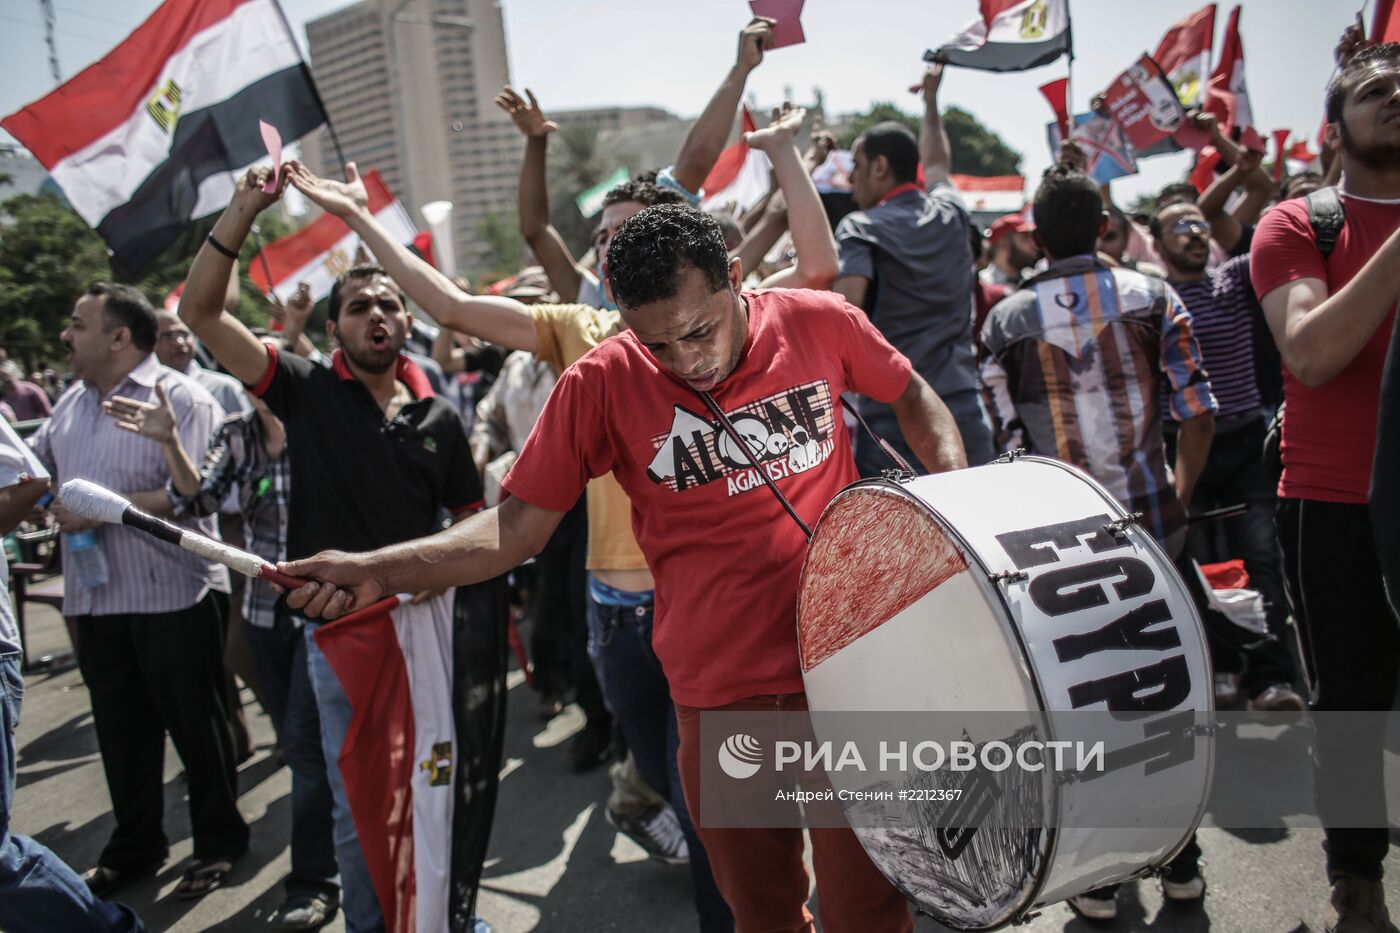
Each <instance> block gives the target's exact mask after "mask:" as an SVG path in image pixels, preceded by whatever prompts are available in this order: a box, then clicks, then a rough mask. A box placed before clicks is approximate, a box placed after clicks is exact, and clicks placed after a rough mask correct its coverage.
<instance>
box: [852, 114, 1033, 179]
mask: <svg viewBox="0 0 1400 933" xmlns="http://www.w3.org/2000/svg"><path fill="white" fill-rule="evenodd" d="M887 120H893V121H895V122H897V123H902V124H904V125H905V126H907V127H908V128H909V129H910V131H911V132H913V133H914V135H915V136H917V135H918V133H919V125H920V123H921V117H919V116H915V115H914V114H910V113H905V112H904V111H903V110H900V109H899V107H897V106H896V105H895V104H894V103H892V102H890V101H880V102H877V103H875V104H874V105H872V106H871V108H870V109H869V110H867V111H866V112H865V113H861V114H857V115H856V116H855V117H854V118H852V119H851V120H850V121H849V122H847V123H846V124H845V125H844V126H843V127H842V128H841V131H840V132H839V133H837V136H836V141H837V143H838V144H839V145H840V146H841V148H842V149H849V148H851V145H852V144H853V143H855V141H856V137H857V136H859V135H860V134H861V133H864V132H865V131H866V130H868V129H870V127H872V126H874V125H875V124H877V123H884V122H885V121H887ZM943 128H944V129H945V130H946V131H947V133H948V143H949V146H950V147H951V150H952V155H953V171H954V172H956V173H958V174H960V175H1019V174H1020V172H1021V154H1020V153H1019V152H1017V151H1016V150H1015V149H1012V148H1011V147H1010V146H1008V145H1007V144H1006V143H1005V142H1004V141H1003V140H1002V138H1001V137H1000V136H998V135H997V134H996V133H994V132H992V131H991V130H989V129H987V128H986V127H985V126H983V125H982V124H981V123H979V122H978V120H977V118H976V117H974V116H973V115H972V114H970V113H968V112H967V111H966V110H963V109H961V108H959V107H949V108H947V109H946V110H944V111H943Z"/></svg>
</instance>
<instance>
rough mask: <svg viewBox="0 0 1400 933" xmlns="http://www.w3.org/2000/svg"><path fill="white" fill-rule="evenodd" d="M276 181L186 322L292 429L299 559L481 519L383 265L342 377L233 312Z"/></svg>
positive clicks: (339, 791)
mask: <svg viewBox="0 0 1400 933" xmlns="http://www.w3.org/2000/svg"><path fill="white" fill-rule="evenodd" d="M267 173H268V170H267V169H259V170H254V171H252V172H249V174H248V175H247V176H245V177H244V179H243V180H242V181H241V182H240V183H239V186H238V190H237V192H236V193H235V194H234V197H233V200H232V202H231V203H230V204H229V206H228V208H227V209H226V210H225V211H224V213H223V216H221V217H220V218H219V221H218V223H217V224H215V226H214V230H213V232H212V233H211V234H210V235H209V239H208V242H206V243H205V245H204V247H203V248H202V249H201V250H200V252H199V255H198V256H197V257H196V258H195V262H194V265H193V266H192V267H191V268H190V275H189V279H188V280H187V282H186V285H185V292H184V296H183V298H182V300H181V302H180V317H181V318H182V319H183V320H184V321H185V323H186V324H188V325H189V327H190V330H192V331H194V333H195V334H196V336H198V337H199V339H200V340H202V341H203V342H204V345H205V346H206V347H208V348H209V349H210V351H211V352H213V354H214V356H215V357H216V358H217V359H218V360H219V362H220V363H221V364H222V365H223V366H224V367H225V368H226V369H228V371H229V372H231V373H232V374H233V375H234V376H236V377H237V378H239V379H240V380H242V381H243V383H244V384H245V385H247V386H248V387H249V390H250V391H251V392H252V393H253V394H254V395H258V396H260V397H262V398H263V400H264V401H266V402H267V404H268V407H269V408H271V409H272V411H273V413H274V414H276V415H277V416H278V417H279V418H281V419H282V421H283V422H284V423H285V424H286V427H287V456H288V458H289V461H290V466H291V501H290V508H289V518H288V528H287V554H288V557H292V558H295V557H305V556H308V555H311V554H315V553H317V552H318V551H321V550H324V549H326V548H336V549H342V550H351V551H358V550H363V549H366V548H374V547H382V546H384V545H388V544H394V543H397V542H400V541H406V540H409V539H412V538H418V537H422V536H423V535H427V534H429V533H431V532H433V531H435V530H437V524H438V520H439V516H440V515H441V513H442V510H443V509H447V510H448V511H450V512H451V513H452V514H453V516H454V518H458V517H464V516H465V515H467V514H468V513H470V512H473V511H475V510H476V509H477V508H479V507H480V505H481V498H482V497H481V482H480V479H479V478H478V476H477V473H476V468H475V466H474V465H473V462H472V457H471V449H470V446H469V444H468V442H467V435H466V431H465V429H464V427H463V425H462V421H461V418H460V417H459V416H458V414H457V411H456V409H455V408H453V406H452V405H451V404H450V403H449V402H447V401H446V400H445V399H443V398H440V397H438V396H435V395H434V394H433V391H432V387H431V385H430V384H429V382H428V379H427V377H426V376H425V375H424V373H423V371H422V370H421V369H419V368H418V367H417V366H415V365H414V364H413V363H412V362H410V361H409V360H408V359H407V358H406V357H404V356H403V355H402V352H401V351H402V349H403V345H404V341H405V339H406V338H407V336H408V333H409V328H410V327H411V326H412V317H411V316H410V315H409V313H408V311H407V310H406V309H405V308H404V302H403V297H402V295H401V294H400V293H399V290H398V287H397V286H396V285H395V284H394V283H393V281H391V280H390V279H389V277H388V276H387V275H386V274H385V273H384V271H383V270H382V269H380V268H379V267H378V266H356V267H355V268H353V269H351V270H350V271H349V272H347V273H345V275H343V276H342V277H341V278H340V280H339V281H337V283H336V285H335V288H334V289H332V291H331V296H330V321H329V323H328V324H327V325H326V331H327V333H328V334H329V335H330V337H331V339H332V340H333V341H335V343H336V344H337V349H336V351H335V353H334V355H333V356H332V358H331V366H330V368H326V367H322V366H318V365H316V364H314V363H311V362H309V361H308V360H305V359H302V358H301V357H299V356H295V355H293V354H290V353H278V352H277V351H276V350H275V349H273V348H271V347H269V346H266V345H264V344H263V343H262V342H261V341H259V340H258V339H257V338H256V337H254V336H253V334H252V333H251V332H250V331H249V330H248V329H247V328H246V327H244V326H243V325H242V324H241V323H239V322H238V321H237V320H236V319H235V318H233V317H232V316H230V315H227V314H222V311H221V305H222V302H223V292H224V288H225V285H226V283H227V282H228V277H229V271H230V267H231V265H232V263H233V261H234V258H235V257H236V256H237V252H238V249H239V248H240V247H241V246H242V245H243V241H244V240H245V239H246V238H247V235H248V232H249V230H250V229H251V227H252V224H253V220H254V218H256V217H257V215H258V213H260V212H261V211H262V210H263V209H264V208H266V207H268V206H269V205H271V204H272V203H273V202H275V201H276V200H277V198H278V197H279V194H267V193H264V192H263V190H262V187H263V184H264V182H265V181H266V177H267ZM297 621H298V622H299V621H300V620H297ZM303 628H304V631H305V634H304V638H305V650H306V660H307V665H308V669H309V672H310V675H311V682H312V687H313V690H314V693H315V698H316V708H317V711H318V712H319V714H320V726H321V729H320V732H321V743H320V744H321V748H320V751H321V753H322V754H323V756H324V757H323V761H322V765H321V766H322V767H324V768H325V773H326V775H327V776H328V777H329V779H330V785H331V792H332V794H333V796H334V798H335V827H334V836H335V852H336V858H337V861H338V862H339V866H340V876H341V888H342V890H341V907H342V909H343V911H344V914H345V927H346V930H347V931H351V933H357V931H371V930H373V931H381V930H383V929H384V920H383V917H382V915H381V912H380V908H379V902H378V899H377V897H376V896H375V893H374V886H373V884H372V883H371V881H370V876H369V872H368V869H367V868H366V866H365V861H364V856H363V854H362V853H361V851H360V845H359V841H358V839H357V838H356V835H355V826H354V822H353V820H352V818H351V816H350V809H349V807H348V805H347V804H346V799H345V787H344V784H343V783H342V781H341V777H340V769H339V767H338V766H337V762H338V760H339V757H340V749H341V746H342V744H343V743H344V739H345V733H346V730H347V728H348V727H349V723H350V704H349V702H348V700H347V699H346V697H345V692H344V690H343V689H342V688H341V686H340V683H339V681H338V680H337V679H336V677H335V674H334V673H333V672H332V671H331V669H330V665H329V664H328V663H327V661H326V659H325V657H324V655H322V654H321V652H320V649H319V648H318V647H317V645H316V641H315V639H314V638H313V637H312V636H313V633H314V631H315V628H316V625H315V623H306V624H305V625H304V626H303ZM305 751H306V750H305V749H299V750H297V751H296V752H294V751H293V750H291V749H287V750H286V753H287V760H288V763H289V764H291V766H292V769H293V794H294V795H295V794H296V781H297V778H298V774H297V771H298V767H299V766H301V767H303V768H307V767H310V763H309V762H307V761H305V758H306V757H307V756H306V755H305V754H304V752H305ZM299 753H302V754H299ZM294 759H296V760H294ZM308 777H309V778H311V779H313V780H314V776H311V775H308ZM293 830H294V832H295V827H294V828H293ZM296 873H297V866H295V865H294V866H293V875H296ZM288 906H291V905H288Z"/></svg>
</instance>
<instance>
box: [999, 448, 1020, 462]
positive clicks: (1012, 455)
mask: <svg viewBox="0 0 1400 933" xmlns="http://www.w3.org/2000/svg"><path fill="white" fill-rule="evenodd" d="M1025 455H1026V448H1024V447H1016V448H1013V449H1012V450H1008V451H1007V452H1006V453H1004V454H1002V455H1001V456H1000V457H997V458H996V459H995V460H993V461H992V462H993V463H1015V462H1016V460H1017V459H1018V458H1020V457H1024V456H1025Z"/></svg>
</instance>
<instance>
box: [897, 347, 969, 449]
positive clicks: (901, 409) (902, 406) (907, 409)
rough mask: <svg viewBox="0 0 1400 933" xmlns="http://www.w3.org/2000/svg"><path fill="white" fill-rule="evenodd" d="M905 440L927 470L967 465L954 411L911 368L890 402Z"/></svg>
mask: <svg viewBox="0 0 1400 933" xmlns="http://www.w3.org/2000/svg"><path fill="white" fill-rule="evenodd" d="M890 407H891V408H893V409H894V414H895V417H896V418H898V419H899V430H900V433H901V434H903V435H904V442H905V443H906V444H908V445H909V449H910V450H912V451H914V456H916V457H918V458H919V462H920V463H922V464H923V465H924V469H926V470H928V471H929V472H930V473H943V472H945V471H947V470H961V469H962V468H963V467H965V466H967V452H966V451H964V450H963V442H962V434H961V433H960V432H959V431H958V423H957V422H956V421H954V420H953V413H952V412H950V411H949V410H948V406H947V405H945V404H943V399H941V398H939V397H938V393H937V392H935V391H933V388H932V387H931V386H929V384H928V383H927V382H925V381H924V380H923V377H922V376H920V375H919V374H918V373H916V372H913V371H911V372H910V373H909V384H908V385H907V386H905V389H904V394H902V395H901V396H900V397H899V398H897V399H895V400H894V401H893V402H891V403H890Z"/></svg>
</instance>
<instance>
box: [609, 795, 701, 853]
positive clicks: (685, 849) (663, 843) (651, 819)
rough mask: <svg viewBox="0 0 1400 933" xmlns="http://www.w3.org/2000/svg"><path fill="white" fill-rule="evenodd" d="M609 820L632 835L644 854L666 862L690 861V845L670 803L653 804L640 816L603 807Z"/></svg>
mask: <svg viewBox="0 0 1400 933" xmlns="http://www.w3.org/2000/svg"><path fill="white" fill-rule="evenodd" d="M603 812H604V814H605V815H606V816H607V820H608V824H609V825H611V826H612V827H613V829H616V830H617V831H618V832H620V833H622V835H624V836H626V837H627V838H628V839H631V840H632V841H633V842H635V843H636V844H637V845H639V846H641V847H642V850H643V851H645V852H646V854H647V855H649V856H651V857H652V858H654V859H656V860H657V861H658V862H665V863H666V864H667V865H684V864H686V863H687V862H689V861H690V846H688V845H687V844H686V841H685V833H684V832H682V831H681V821H680V820H678V819H677V818H676V811H675V810H672V809H671V808H670V807H665V806H662V807H652V808H651V809H650V810H647V811H646V812H645V813H643V814H642V815H641V816H635V817H629V816H623V815H622V814H620V813H614V812H613V811H612V810H610V809H605V810H604V811H603Z"/></svg>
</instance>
